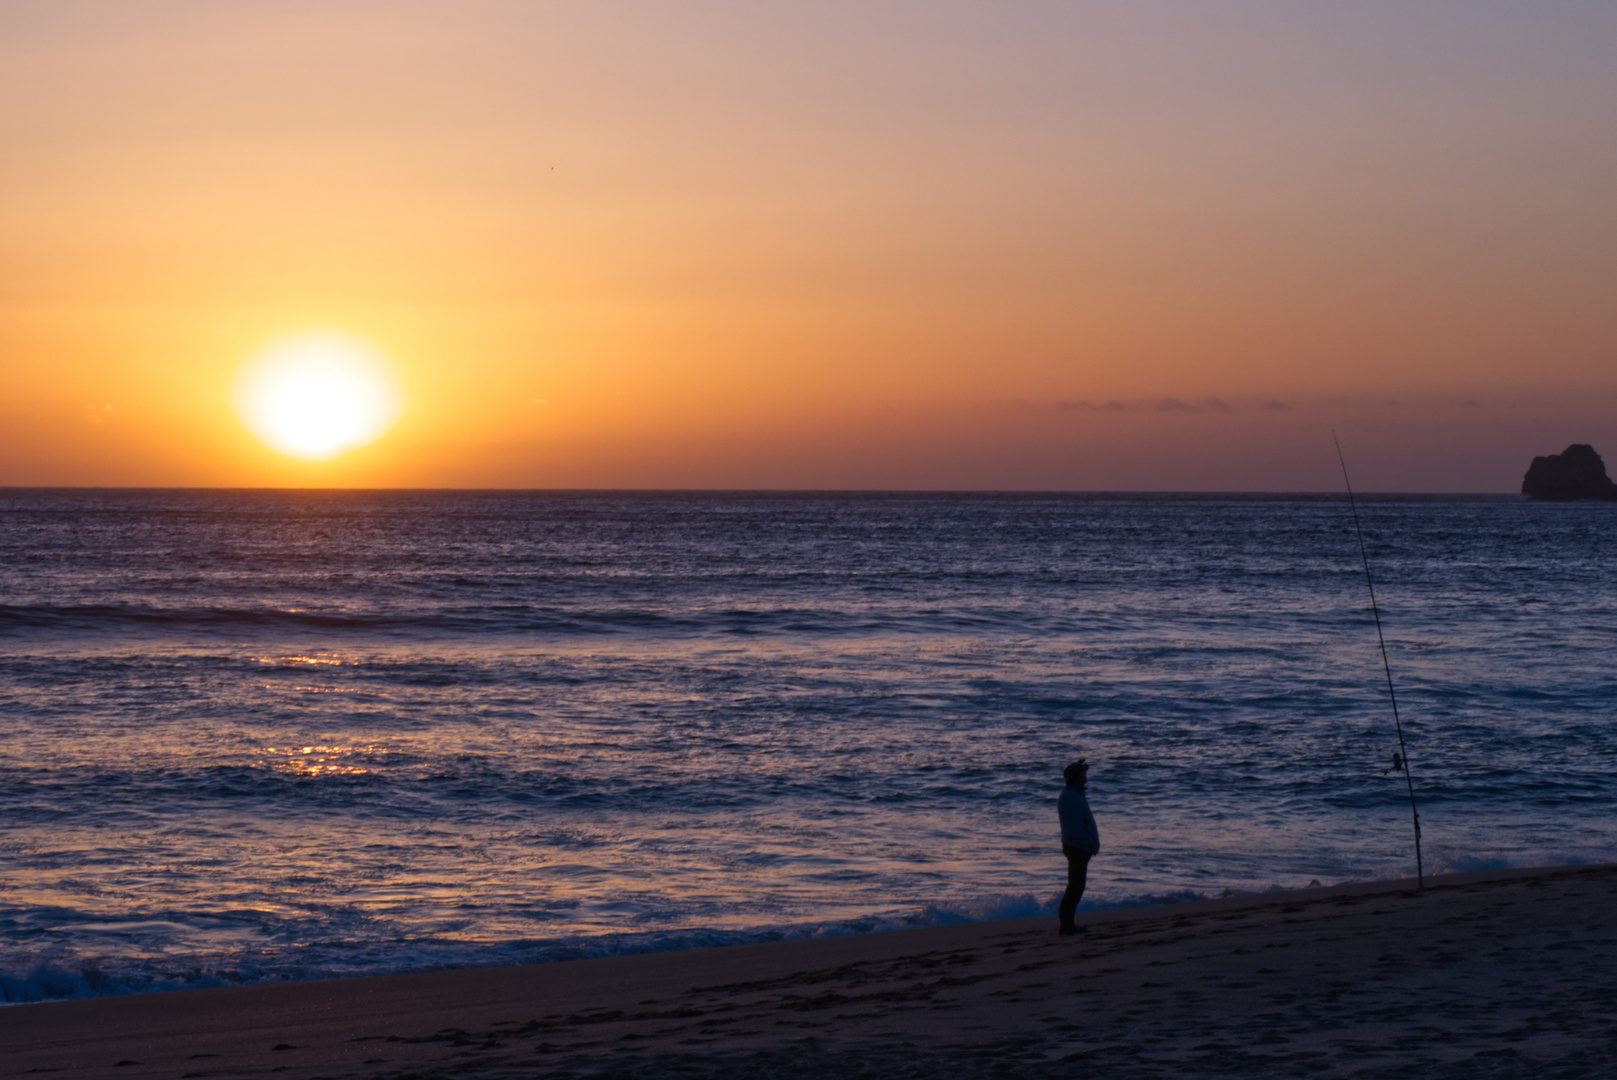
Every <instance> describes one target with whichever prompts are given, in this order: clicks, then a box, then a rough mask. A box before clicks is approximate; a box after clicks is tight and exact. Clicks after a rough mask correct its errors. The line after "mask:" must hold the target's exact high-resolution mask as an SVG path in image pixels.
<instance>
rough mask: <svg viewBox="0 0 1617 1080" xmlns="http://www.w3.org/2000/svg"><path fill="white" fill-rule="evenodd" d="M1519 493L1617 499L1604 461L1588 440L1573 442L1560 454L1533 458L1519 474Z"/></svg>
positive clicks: (1540, 496)
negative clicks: (1521, 474) (1520, 478)
mask: <svg viewBox="0 0 1617 1080" xmlns="http://www.w3.org/2000/svg"><path fill="white" fill-rule="evenodd" d="M1522 494H1523V495H1527V496H1530V497H1532V498H1534V499H1545V500H1553V501H1558V502H1565V501H1568V500H1571V499H1605V500H1607V501H1617V484H1614V483H1612V482H1611V478H1610V477H1608V476H1607V475H1606V463H1605V462H1604V461H1602V460H1600V455H1599V454H1597V453H1595V448H1594V447H1592V446H1590V445H1588V444H1587V443H1573V444H1572V445H1571V446H1569V447H1567V448H1566V449H1565V450H1563V451H1561V452H1560V453H1559V454H1550V455H1549V456H1547V457H1536V458H1534V459H1533V463H1532V464H1531V465H1529V466H1528V467H1527V475H1526V476H1524V477H1522Z"/></svg>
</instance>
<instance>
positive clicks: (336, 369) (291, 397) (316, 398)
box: [235, 331, 403, 461]
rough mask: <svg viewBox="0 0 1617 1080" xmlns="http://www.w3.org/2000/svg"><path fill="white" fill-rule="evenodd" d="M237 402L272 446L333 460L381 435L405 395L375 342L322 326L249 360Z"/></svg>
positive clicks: (255, 430)
mask: <svg viewBox="0 0 1617 1080" xmlns="http://www.w3.org/2000/svg"><path fill="white" fill-rule="evenodd" d="M235 405H236V412H237V413H238V414H239V415H240V416H241V419H242V422H243V423H245V424H246V425H247V427H248V429H249V430H251V431H252V433H253V434H254V435H257V436H258V437H259V438H260V439H262V440H263V441H264V443H265V444H266V445H268V446H269V447H271V448H272V449H275V450H279V451H280V452H281V453H283V454H289V455H291V456H292V457H297V458H303V459H304V460H306V461H325V460H328V459H330V458H334V457H336V456H337V455H338V454H341V453H343V452H345V451H348V450H352V449H354V448H355V447H358V446H364V445H365V444H366V443H369V442H374V441H375V440H376V439H378V438H380V437H381V436H382V434H383V433H385V432H386V431H387V429H388V428H390V427H392V426H393V422H394V421H395V420H396V419H398V415H399V412H400V411H401V410H402V408H403V399H402V396H401V395H400V393H399V390H398V387H397V385H396V383H395V381H394V377H393V373H392V371H391V368H390V365H389V364H388V362H387V360H386V358H385V357H384V356H383V355H382V354H381V352H380V351H379V350H377V349H376V347H375V346H373V345H371V344H370V343H369V342H366V341H362V340H360V339H359V338H354V337H349V336H348V335H346V334H339V333H334V332H330V331H322V332H314V333H302V334H293V335H290V336H288V337H284V338H281V339H279V340H278V341H276V342H274V343H272V344H271V345H270V346H269V347H268V348H266V349H264V350H263V351H262V352H260V353H259V354H258V355H256V356H254V357H253V358H252V359H251V360H250V361H248V363H247V366H246V367H245V368H243V369H242V373H241V377H240V379H239V380H238V382H237V384H236V393H235Z"/></svg>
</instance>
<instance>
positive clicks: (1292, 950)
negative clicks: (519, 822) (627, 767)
mask: <svg viewBox="0 0 1617 1080" xmlns="http://www.w3.org/2000/svg"><path fill="white" fill-rule="evenodd" d="M1081 921H1082V922H1083V923H1084V925H1085V926H1086V932H1085V933H1083V934H1080V935H1075V936H1070V937H1058V936H1057V935H1056V934H1055V933H1054V928H1053V925H1052V923H1053V920H1048V919H1039V920H1014V921H1003V922H988V923H972V924H965V925H959V926H948V927H935V928H927V929H920V930H909V931H899V932H893V933H883V934H870V935H862V936H849V937H836V938H826V939H819V940H813V941H798V942H781V943H775V944H765V945H749V946H738V947H732V948H719V949H702V950H692V951H686V952H670V953H655V954H647V955H639V956H626V957H614V958H608V959H599V960H584V961H573V962H567V963H558V964H546V965H535V966H530V967H515V968H491V969H476V970H460V971H446V972H430V973H422V974H412V975H400V976H391V977H385V978H371V979H349V980H332V981H327V982H313V983H293V984H280V985H274V986H249V987H239V988H230V989H217V990H198V991H184V992H177V993H165V994H151V995H142V996H133V997H122V998H104V999H97V1000H87V1001H72V1002H58V1003H45V1004H35V1005H21V1006H15V1007H10V1008H6V1009H3V1010H0V1061H3V1062H4V1066H3V1072H4V1074H5V1075H7V1076H29V1075H49V1076H51V1077H53V1078H55V1077H60V1078H62V1080H68V1078H80V1077H83V1078H91V1077H109V1078H110V1077H117V1078H119V1080H138V1078H143V1077H154V1078H155V1077H163V1078H172V1080H182V1078H203V1077H235V1076H258V1075H267V1074H271V1073H273V1074H275V1075H277V1076H282V1075H284V1076H285V1077H287V1078H288V1080H312V1078H315V1077H332V1078H338V1077H378V1078H381V1077H399V1078H403V1077H422V1078H426V1077H438V1076H445V1077H449V1076H455V1077H483V1076H487V1077H503V1076H513V1077H515V1076H566V1075H576V1076H638V1077H645V1076H686V1077H689V1076H779V1077H815V1076H860V1075H869V1076H903V1077H908V1076H917V1077H919V1076H927V1077H932V1076H1003V1075H1026V1076H1034V1075H1070V1076H1081V1075H1095V1076H1106V1077H1136V1076H1138V1077H1147V1076H1167V1075H1182V1076H1202V1075H1237V1076H1319V1077H1336V1076H1344V1077H1346V1076H1401V1075H1410V1076H1416V1075H1418V1076H1422V1077H1432V1076H1438V1077H1449V1076H1452V1077H1495V1076H1510V1077H1515V1076H1524V1077H1525V1076H1536V1077H1544V1076H1556V1077H1573V1076H1577V1077H1583V1076H1590V1077H1593V1076H1611V1075H1614V1073H1617V962H1614V961H1617V867H1614V866H1598V867H1575V868H1554V869H1545V870H1539V871H1507V872H1488V873H1479V874H1460V875H1449V876H1445V877H1439V878H1431V879H1428V882H1427V888H1426V889H1425V891H1424V892H1418V891H1416V890H1415V889H1414V888H1413V886H1412V883H1386V882H1381V883H1370V884H1354V885H1343V886H1335V887H1330V888H1316V889H1309V890H1303V891H1297V892H1288V893H1269V894H1263V895H1257V896H1250V895H1243V896H1235V897H1230V898H1226V899H1220V900H1209V901H1202V902H1196V903H1188V904H1175V905H1166V906H1160V907H1151V908H1137V909H1132V910H1128V911H1121V912H1119V911H1109V912H1096V913H1092V914H1089V915H1087V916H1085V917H1083V918H1082V919H1081Z"/></svg>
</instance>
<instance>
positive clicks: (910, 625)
mask: <svg viewBox="0 0 1617 1080" xmlns="http://www.w3.org/2000/svg"><path fill="white" fill-rule="evenodd" d="M1076 628H1077V624H1076V623H1074V622H1072V621H1070V620H1064V619H1048V618H1035V619H1032V620H1030V619H1029V617H1028V615H1027V613H1026V612H1017V611H1013V610H983V611H971V612H958V611H955V612H941V611H925V610H918V611H913V612H906V611H894V610H887V611H883V612H879V613H878V612H873V611H867V610H861V609H857V608H848V609H826V608H793V607H782V608H774V609H757V610H755V609H749V608H714V609H689V610H685V611H666V610H655V609H650V608H636V607H622V608H600V607H595V608H583V607H580V608H577V609H574V608H565V607H543V606H531V605H511V604H506V605H497V604H478V605H468V606H464V607H443V608H435V609H427V610H393V611H386V610H382V611H362V612H355V611H317V610H300V609H295V608H271V607H263V608H249V607H240V608H230V607H184V608H167V607H158V606H153V605H145V604H38V605H0V635H19V634H30V635H31V634H37V633H39V632H41V631H45V632H54V633H61V634H113V633H127V632H129V631H132V630H133V631H143V630H144V631H148V632H155V633H160V634H172V633H176V632H178V633H184V632H191V633H199V634H206V635H219V634H229V635H232V636H240V635H243V634H248V635H253V634H256V633H266V634H292V635H308V634H316V633H318V634H324V635H354V636H365V635H374V636H378V637H412V636H421V637H437V636H440V635H459V634H534V635H548V636H557V637H591V636H605V635H622V634H644V635H651V636H656V637H659V638H667V637H692V636H708V637H752V636H766V635H779V636H788V637H789V636H797V635H806V636H810V637H813V636H825V635H868V634H877V633H898V634H902V633H938V632H947V633H968V632H971V633H980V632H983V631H986V630H993V629H1001V630H1007V631H1014V632H1031V631H1034V630H1041V631H1045V632H1057V633H1066V632H1070V631H1072V630H1074V629H1076Z"/></svg>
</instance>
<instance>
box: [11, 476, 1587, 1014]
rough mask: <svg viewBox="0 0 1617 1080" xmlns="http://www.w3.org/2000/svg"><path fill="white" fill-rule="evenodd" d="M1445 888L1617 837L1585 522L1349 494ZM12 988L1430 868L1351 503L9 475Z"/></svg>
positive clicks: (1035, 907) (763, 930)
mask: <svg viewBox="0 0 1617 1080" xmlns="http://www.w3.org/2000/svg"><path fill="white" fill-rule="evenodd" d="M1360 511H1361V513H1362V515H1363V518H1364V527H1365V534H1366V537H1367V539H1368V543H1369V554H1370V560H1371V566H1372V569H1373V570H1374V572H1375V575H1376V585H1377V596H1378V598H1379V599H1380V602H1381V610H1382V619H1383V624H1384V627H1385V630H1386V637H1387V648H1388V653H1389V656H1390V659H1391V665H1392V676H1393V679H1394V681H1395V685H1396V688H1397V692H1398V700H1399V704H1400V706H1401V708H1402V713H1403V727H1404V734H1405V737H1406V740H1407V746H1408V753H1409V760H1410V762H1411V763H1412V766H1413V777H1414V781H1415V790H1416V794H1417V797H1418V798H1419V800H1420V815H1421V824H1422V826H1423V829H1424V840H1425V848H1424V853H1425V860H1426V861H1425V868H1426V871H1427V872H1428V873H1432V872H1440V871H1445V870H1462V869H1474V868H1486V867H1507V866H1529V865H1542V864H1550V863H1568V862H1578V861H1595V860H1610V859H1614V858H1617V819H1614V817H1613V808H1614V802H1617V775H1614V771H1617V770H1614V766H1617V718H1614V716H1613V712H1614V704H1617V664H1614V657H1617V604H1614V600H1617V584H1614V576H1613V573H1612V568H1613V562H1614V557H1617V543H1614V540H1613V535H1614V529H1613V526H1614V524H1617V505H1611V504H1562V505H1544V504H1531V503H1526V502H1522V501H1520V500H1516V499H1503V498H1479V499H1413V498H1399V499H1383V498H1372V499H1369V500H1366V501H1364V502H1363V503H1361V506H1360ZM0 730H3V734H4V738H3V739H0V998H3V999H5V1000H11V1001H21V1000H37V999H40V998H44V997H53V996H70V995H89V994H104V993H121V992H128V991H138V990H151V989H163V988H170V987H178V986H208V985H220V984H229V983H239V982H254V981H263V980H279V979H285V978H298V979H301V978H315V977H325V976H336V975H355V974H372V973H383V972H394V971H404V970H415V969H424V968H433V967H443V966H460V965H478V964H509V963H525V962H531V961H540V960H549V959H559V958H567V957H575V956H586V955H598V954H603V953H612V952H624V951H634V950H645V949H657V948H670V947H680V946H689V945H700V944H706V943H721V942H733V941H748V940H761V939H770V938H780V937H792V936H807V935H814V934H826V933H846V932H853V931H862V930H876V929H881V928H887V927H898V926H912V925H922V924H927V923H938V922H947V921H951V920H961V919H974V918H992V917H998V916H1016V915H1031V914H1036V913H1041V912H1050V911H1052V910H1053V904H1054V901H1055V899H1056V897H1057V895H1058V893H1059V891H1060V888H1061V886H1062V882H1063V876H1064V863H1063V861H1062V858H1061V854H1060V850H1059V847H1058V840H1059V838H1058V834H1057V825H1056V814H1055V798H1056V796H1057V794H1058V793H1059V788H1060V783H1061V781H1060V772H1061V768H1062V766H1064V765H1066V764H1067V763H1068V762H1069V761H1071V760H1072V759H1074V758H1076V757H1080V756H1082V757H1085V758H1087V759H1088V760H1089V761H1090V763H1091V771H1090V775H1091V784H1090V801H1091V803H1092V805H1093V807H1094V810H1095V814H1096V817H1097V819H1098V820H1099V823H1100V833H1101V842H1102V850H1101V853H1100V855H1099V856H1098V857H1097V858H1096V859H1095V861H1094V863H1093V864H1092V869H1091V875H1090V893H1089V897H1088V899H1087V900H1086V906H1116V905H1123V904H1130V903H1139V902H1152V901H1161V900H1165V899H1173V898H1182V897H1190V896H1203V895H1214V894H1217V893H1220V892H1221V891H1224V890H1261V889H1266V888H1270V887H1273V886H1284V887H1295V886H1306V885H1308V884H1309V883H1311V882H1314V881H1318V882H1322V883H1326V884H1329V883H1332V882H1337V881H1343V880H1350V879H1377V878H1396V877H1400V876H1407V875H1411V874H1413V873H1414V871H1415V861H1414V849H1413V845H1412V842H1411V822H1410V806H1409V802H1408V794H1407V789H1406V787H1405V782H1404V777H1403V775H1402V774H1400V773H1398V772H1396V771H1389V766H1390V764H1391V760H1392V755H1393V753H1394V752H1395V751H1396V750H1397V749H1398V744H1397V739H1396V736H1395V732H1394V728H1393V720H1392V713H1391V711H1390V709H1389V707H1388V696H1387V686H1386V681H1385V678H1384V675H1383V672H1382V660H1381V654H1380V652H1379V651H1378V648H1377V643H1376V631H1375V627H1374V625H1373V623H1372V621H1371V615H1370V610H1369V605H1368V602H1367V596H1366V590H1365V579H1364V572H1363V569H1362V566H1361V564H1360V562H1359V552H1358V548H1357V546H1356V541H1355V538H1354V533H1353V525H1352V519H1351V517H1350V516H1349V509H1348V506H1347V504H1346V503H1345V502H1344V501H1343V500H1340V499H1334V498H1308V497H1301V498H1284V497H1216V496H1205V497H1201V496H1198V497H1164V496H1157V497H1151V496H1141V497H1127V496H1087V497H1086V496H1008V495H1005V496H1001V495H960V496H957V495H846V494H713V495H708V494H621V493H595V494H590V493H531V494H529V493H509V492H490V493H477V492H460V493H450V492H445V493H420V492H365V493H355V492H338V493H328V492H276V491H234V492H231V491H152V492H129V491H104V492H93V491H17V490H13V491H9V492H0Z"/></svg>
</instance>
